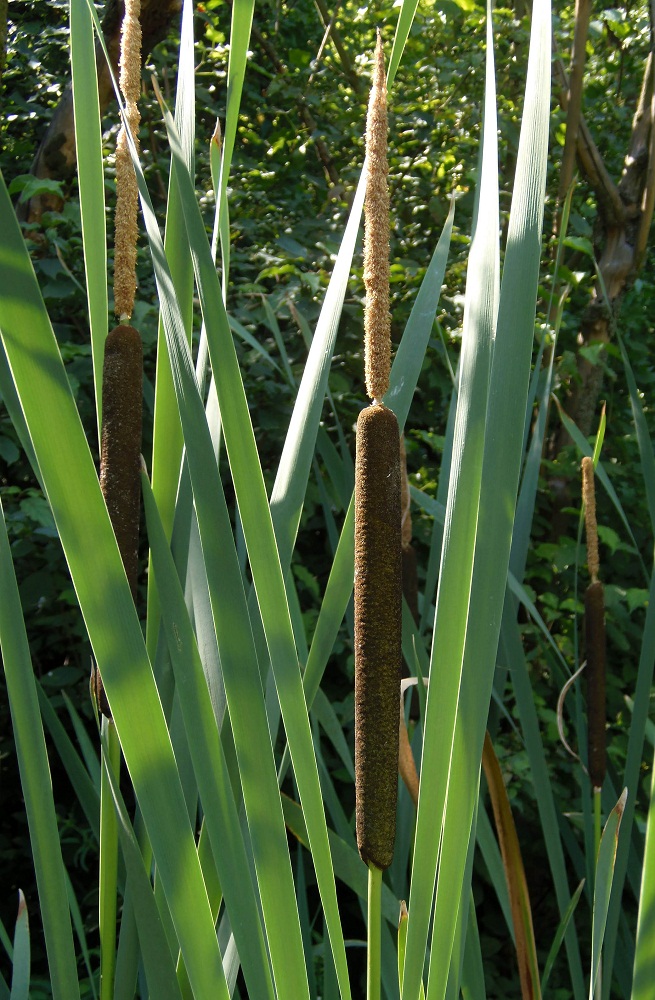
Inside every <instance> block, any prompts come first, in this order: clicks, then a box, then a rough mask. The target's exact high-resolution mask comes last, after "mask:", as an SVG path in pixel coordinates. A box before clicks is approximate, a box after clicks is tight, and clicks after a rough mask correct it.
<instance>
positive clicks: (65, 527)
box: [0, 180, 225, 996]
mask: <svg viewBox="0 0 655 1000" xmlns="http://www.w3.org/2000/svg"><path fill="white" fill-rule="evenodd" d="M0 220H2V225H1V226H0V233H1V235H0V283H1V284H2V286H3V287H4V288H7V289H12V294H11V295H3V296H2V297H1V298H0V330H1V331H2V338H3V342H4V347H5V351H6V353H7V357H8V359H9V363H10V365H11V369H12V374H13V377H14V381H15V384H16V388H17V391H18V395H19V398H20V400H21V405H22V408H23V412H24V414H25V418H26V422H27V425H28V427H29V430H30V435H31V438H32V442H33V444H34V449H35V452H36V455H37V460H38V462H39V467H40V469H41V473H42V476H43V481H44V484H45V487H46V491H47V497H48V500H49V502H50V506H51V508H52V512H53V515H54V518H55V523H56V525H57V528H58V531H59V535H60V538H61V542H62V546H63V549H64V553H65V555H66V559H67V562H68V565H69V568H70V571H71V576H72V578H73V582H74V585H75V589H76V592H77V596H78V599H79V602H80V607H81V609H82V614H83V616H84V620H85V624H86V627H87V631H88V634H89V638H90V640H91V644H92V647H93V650H94V654H95V657H96V661H97V663H98V666H99V668H100V670H101V673H102V676H103V680H104V682H105V688H106V691H107V696H108V698H109V703H110V705H111V708H112V712H113V715H114V719H115V722H116V728H117V730H118V734H119V737H120V740H121V746H122V749H123V753H124V756H125V760H126V763H127V766H128V769H129V770H130V774H131V777H132V781H133V784H134V788H135V791H136V795H137V798H138V800H139V805H140V807H141V809H142V812H143V816H144V819H145V823H146V827H147V829H148V834H149V836H150V838H151V840H152V844H153V850H154V854H155V857H156V860H157V863H158V869H159V874H160V878H161V883H162V885H163V887H164V890H165V892H166V895H167V899H168V902H169V906H170V909H171V913H172V914H173V918H174V921H175V926H176V930H177V933H178V935H179V939H180V946H181V948H182V951H183V953H184V957H185V961H186V963H187V967H188V969H189V974H190V979H191V982H192V983H193V984H194V989H196V990H197V991H198V993H200V994H202V993H203V992H205V991H217V992H218V993H219V995H220V994H221V993H223V995H224V996H225V992H224V991H221V989H220V984H221V981H223V982H224V976H223V967H222V963H221V957H220V953H219V950H218V945H217V941H216V935H215V932H214V926H213V921H212V918H211V912H210V909H209V904H208V901H207V895H206V891H205V886H204V883H203V881H202V876H201V873H200V866H199V864H198V856H197V853H196V849H195V843H194V840H193V834H192V831H191V827H190V825H189V823H188V820H187V819H186V817H185V807H184V799H183V796H182V789H181V786H180V782H179V776H178V773H177V768H176V764H175V759H174V757H173V753H172V748H171V744H170V740H169V737H168V732H167V729H166V724H165V721H164V717H163V714H162V709H161V704H160V701H159V696H158V694H157V690H156V687H155V684H154V679H153V676H152V669H151V666H150V662H149V660H148V657H147V654H146V650H145V644H144V641H143V636H142V633H141V627H140V624H139V621H138V618H137V615H136V611H135V608H134V602H133V600H132V595H131V593H130V588H129V585H128V583H127V579H126V577H125V571H124V569H123V564H122V561H121V558H120V554H119V552H118V547H117V545H116V539H115V537H114V532H113V530H112V527H111V523H110V521H109V516H108V514H107V508H106V506H105V504H104V500H103V498H102V494H101V492H100V486H99V483H98V477H97V474H96V471H95V468H94V466H93V461H92V459H91V455H90V452H89V449H88V445H87V442H86V438H85V436H84V431H83V428H82V425H81V423H80V419H79V414H78V412H77V409H76V407H75V403H74V401H73V398H72V395H71V392H70V386H69V383H68V379H67V377H66V373H65V371H64V367H63V364H62V362H61V357H60V355H59V350H58V347H57V343H56V340H55V337H54V334H53V331H52V327H51V325H50V321H49V319H48V316H47V313H46V311H45V307H44V305H43V300H42V298H41V295H40V292H39V288H38V284H37V281H36V277H35V274H34V270H33V268H32V265H31V262H30V260H29V256H28V254H27V251H26V249H25V245H24V243H23V240H22V237H21V234H20V229H19V227H18V224H17V221H16V217H15V215H14V212H13V209H12V207H11V203H10V200H9V195H8V193H7V189H6V186H5V184H4V180H0ZM26 329H27V330H29V331H30V338H29V343H27V341H26V338H25V330H26ZM62 454H65V455H66V462H65V463H62V462H61V455H62ZM90 551H93V552H94V554H95V557H96V558H95V559H94V561H93V564H92V565H90V563H89V558H88V553H89V552H90ZM98 565H101V566H103V574H102V585H99V581H98V574H97V566H98Z"/></svg>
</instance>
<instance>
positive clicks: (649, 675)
mask: <svg viewBox="0 0 655 1000" xmlns="http://www.w3.org/2000/svg"><path fill="white" fill-rule="evenodd" d="M654 669H655V570H654V571H653V574H652V576H651V580H650V587H649V591H648V604H647V608H646V620H645V622H644V630H643V637H642V642H641V653H640V656H639V666H638V668H637V683H636V686H635V690H634V694H633V698H634V711H633V714H632V722H631V724H630V733H629V736H628V752H627V755H626V761H625V770H624V772H623V785H624V787H626V788H627V789H628V800H627V802H626V806H625V813H624V816H623V820H622V822H621V830H620V835H619V846H618V850H617V855H616V864H615V869H614V880H613V883H612V897H611V900H610V907H609V912H608V914H607V929H606V935H605V963H604V970H603V971H604V975H603V997H606V996H609V985H608V982H609V981H610V980H611V974H612V966H613V962H614V951H615V948H616V945H617V937H618V926H619V920H620V917H621V914H622V909H623V908H622V897H623V887H624V883H625V877H626V872H627V868H628V859H629V854H630V838H631V831H632V825H633V822H634V812H635V805H636V801H637V796H638V792H639V774H640V771H641V767H642V761H643V753H644V736H645V732H646V722H647V720H648V712H649V704H650V690H651V686H652V683H653V671H654ZM606 990H607V993H606Z"/></svg>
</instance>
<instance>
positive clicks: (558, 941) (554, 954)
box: [541, 879, 585, 995]
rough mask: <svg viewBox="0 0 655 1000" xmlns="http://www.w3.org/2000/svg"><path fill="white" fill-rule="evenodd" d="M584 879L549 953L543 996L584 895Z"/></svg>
mask: <svg viewBox="0 0 655 1000" xmlns="http://www.w3.org/2000/svg"><path fill="white" fill-rule="evenodd" d="M584 884H585V883H584V879H583V880H582V882H580V884H579V886H578V888H577V889H576V890H575V892H574V893H573V895H572V896H571V902H570V903H569V905H568V906H567V908H566V911H565V913H564V916H563V917H562V919H561V920H560V922H559V924H558V926H557V931H556V933H555V937H554V938H553V943H552V945H551V947H550V951H549V952H548V958H547V959H546V963H545V965H544V974H543V976H542V977H541V992H542V995H543V994H544V993H545V992H546V986H547V985H548V980H549V979H550V974H551V972H552V971H553V966H554V965H555V959H556V958H557V956H558V954H559V950H560V948H561V947H562V941H563V940H564V935H565V934H566V929H567V927H568V925H569V921H570V919H571V917H572V916H573V914H574V913H575V908H576V906H577V905H578V902H579V901H580V896H581V895H582V890H583V889H584Z"/></svg>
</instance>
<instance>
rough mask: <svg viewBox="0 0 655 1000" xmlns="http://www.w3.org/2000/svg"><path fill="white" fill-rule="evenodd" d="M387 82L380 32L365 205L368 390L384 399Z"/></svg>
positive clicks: (387, 351)
mask: <svg viewBox="0 0 655 1000" xmlns="http://www.w3.org/2000/svg"><path fill="white" fill-rule="evenodd" d="M387 174H388V165H387V84H386V77H385V72H384V54H383V52H382V38H381V35H380V32H379V31H378V40H377V46H376V49H375V68H374V71H373V86H372V88H371V96H370V100H369V105H368V115H367V118H366V199H365V202H364V285H365V287H366V308H365V313H364V336H365V360H364V364H365V376H366V392H367V394H368V395H369V396H370V397H371V399H373V400H375V401H381V400H382V397H383V396H384V394H385V393H386V391H387V389H388V388H389V372H390V370H391V318H390V315H389V186H388V183H387Z"/></svg>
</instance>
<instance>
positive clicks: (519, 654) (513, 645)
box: [499, 597, 585, 1000]
mask: <svg viewBox="0 0 655 1000" xmlns="http://www.w3.org/2000/svg"><path fill="white" fill-rule="evenodd" d="M499 661H500V662H501V663H503V664H504V665H506V666H507V668H508V669H509V672H510V676H511V678H512V685H513V688H514V694H515V697H516V703H517V707H518V711H519V718H520V720H521V729H522V733H523V739H524V740H525V747H526V750H527V752H528V758H529V760H530V770H531V773H532V781H533V783H534V787H535V797H536V800H537V807H538V809H539V818H540V821H541V828H542V830H543V835H544V843H545V845H546V853H547V855H548V863H549V865H550V870H551V874H552V877H553V885H554V888H555V896H556V898H557V906H558V908H559V913H560V918H561V919H562V920H563V919H564V917H565V915H566V914H567V912H568V908H569V905H570V900H571V892H570V889H569V885H568V878H567V873H566V862H565V859H564V850H563V847H562V839H561V836H560V830H559V823H558V816H557V809H556V806H555V799H554V796H553V789H552V784H551V781H550V776H549V772H548V764H547V761H546V753H545V750H544V746H543V743H542V740H541V732H540V728H539V719H538V716H537V709H536V707H535V703H534V695H533V692H532V686H531V684H530V677H529V673H528V665H527V663H526V661H525V655H524V650H523V644H522V640H521V635H520V632H519V628H518V624H517V621H516V607H515V605H514V602H513V600H511V599H510V598H509V597H508V598H507V599H506V604H505V609H504V611H503V624H502V628H501V634H500V649H499ZM564 941H565V945H566V952H567V956H568V962H569V973H570V977H571V982H572V985H573V990H574V996H575V997H576V1000H583V997H584V992H585V991H584V981H583V977H582V963H581V961H580V948H579V945H578V940H577V935H576V930H575V921H574V920H573V916H572V914H571V915H570V917H569V921H568V927H567V928H566V933H565V936H564Z"/></svg>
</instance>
